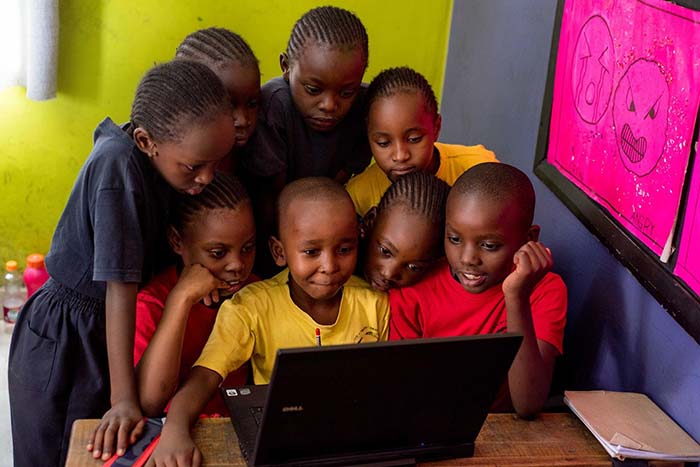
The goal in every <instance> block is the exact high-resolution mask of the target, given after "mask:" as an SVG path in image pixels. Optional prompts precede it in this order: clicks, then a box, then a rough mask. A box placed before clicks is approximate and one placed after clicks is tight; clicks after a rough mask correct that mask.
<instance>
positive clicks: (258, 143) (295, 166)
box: [241, 77, 372, 183]
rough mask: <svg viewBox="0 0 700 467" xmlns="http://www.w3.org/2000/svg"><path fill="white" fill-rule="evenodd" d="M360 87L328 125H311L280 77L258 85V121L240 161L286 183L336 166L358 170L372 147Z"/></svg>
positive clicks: (330, 172)
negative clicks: (282, 175) (329, 127)
mask: <svg viewBox="0 0 700 467" xmlns="http://www.w3.org/2000/svg"><path fill="white" fill-rule="evenodd" d="M365 91H366V88H365V87H364V86H363V87H361V88H360V91H359V95H358V96H357V98H356V99H355V101H354V102H353V105H352V107H351V108H350V111H349V112H348V114H347V115H346V116H345V118H343V120H341V121H340V122H339V123H338V125H337V126H336V127H335V128H333V129H332V130H331V131H325V132H320V131H315V130H312V129H311V128H309V126H308V125H307V124H306V122H304V119H303V118H302V116H301V114H300V113H299V111H298V110H297V108H296V106H295V105H294V101H293V100H292V92H291V90H290V88H289V83H287V82H286V81H285V80H284V79H283V78H281V77H277V78H273V79H271V80H270V81H268V82H267V83H265V85H263V87H262V88H261V89H260V111H259V113H258V117H259V118H258V123H257V126H256V130H255V134H254V136H253V138H252V140H251V143H250V144H249V145H248V146H249V147H248V148H246V154H245V156H244V157H243V158H242V161H241V165H242V166H243V168H244V169H245V170H246V171H248V172H249V173H251V174H253V175H254V176H257V177H271V176H275V175H278V174H280V173H282V172H284V173H285V174H286V183H289V182H292V181H294V180H296V179H299V178H302V177H330V178H333V177H335V175H336V174H337V173H338V172H339V171H340V170H346V171H347V172H348V173H350V174H358V173H360V172H362V171H363V170H364V169H365V167H367V165H368V164H369V161H370V159H371V157H372V152H371V149H370V147H369V142H368V139H367V127H366V124H365V118H364V99H365Z"/></svg>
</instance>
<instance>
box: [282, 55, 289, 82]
mask: <svg viewBox="0 0 700 467" xmlns="http://www.w3.org/2000/svg"><path fill="white" fill-rule="evenodd" d="M280 68H281V69H282V77H283V78H284V80H285V81H286V82H289V56H287V52H282V53H281V54H280Z"/></svg>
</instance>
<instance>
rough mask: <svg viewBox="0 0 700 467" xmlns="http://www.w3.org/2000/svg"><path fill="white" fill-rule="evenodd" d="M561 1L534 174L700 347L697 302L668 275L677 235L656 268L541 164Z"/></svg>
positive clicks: (695, 4)
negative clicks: (669, 252) (665, 259)
mask: <svg viewBox="0 0 700 467" xmlns="http://www.w3.org/2000/svg"><path fill="white" fill-rule="evenodd" d="M674 3H676V4H678V5H681V6H684V7H686V8H691V9H694V10H700V0H684V1H677V2H674ZM563 12H564V0H558V1H557V11H556V16H555V22H554V31H553V34H552V45H551V50H550V58H549V67H548V73H547V85H546V88H545V93H544V99H543V103H542V114H541V118H540V127H539V134H538V138H537V149H536V154H535V161H534V172H535V174H536V175H537V177H538V178H540V179H541V180H542V181H543V182H544V184H545V185H546V186H547V187H548V188H549V189H550V190H551V191H552V192H553V193H555V194H556V195H557V196H558V197H559V199H561V200H562V201H563V202H564V204H565V205H566V206H567V207H568V208H569V209H570V210H571V212H572V213H573V214H574V215H575V216H576V217H577V218H578V219H579V220H580V221H581V222H582V223H583V224H584V225H585V226H586V227H587V228H588V229H589V230H590V231H591V232H592V233H593V234H595V235H596V236H597V237H598V238H599V239H600V240H601V242H602V243H603V244H604V245H605V246H606V247H607V248H608V249H609V250H610V252H611V253H612V254H613V255H614V256H615V257H616V258H617V259H618V260H619V261H620V262H621V263H622V264H623V265H624V266H625V267H626V268H627V269H629V270H630V271H631V272H632V274H634V276H635V277H636V278H637V279H638V280H639V282H640V283H641V284H642V285H644V287H645V288H646V289H647V290H648V291H649V292H650V293H651V294H652V295H653V296H654V297H655V298H656V299H657V300H658V301H659V303H661V305H662V306H663V307H664V308H665V309H666V310H667V311H668V313H669V314H670V315H671V316H672V317H673V318H674V319H675V320H676V321H677V322H678V323H679V324H680V325H681V326H682V327H683V329H685V331H686V332H687V333H688V334H689V335H690V336H691V337H693V339H695V341H696V342H698V343H700V298H699V297H698V296H697V295H696V294H695V293H694V292H693V291H692V290H691V289H690V288H689V287H688V286H687V285H686V284H685V283H683V282H682V281H681V280H680V279H679V278H678V277H676V276H675V275H674V274H673V269H674V266H675V263H676V259H677V251H678V245H679V243H680V242H679V238H678V237H679V236H676V239H675V240H674V245H673V246H674V248H675V251H676V253H675V254H673V255H671V258H670V260H669V262H668V263H662V262H661V261H660V260H659V258H658V257H657V256H656V255H655V254H654V253H653V252H652V251H651V250H650V249H649V248H648V247H647V246H646V245H644V244H643V243H641V242H640V241H639V240H637V238H636V237H635V236H634V235H632V234H631V233H630V232H629V231H627V230H626V229H625V228H624V227H623V226H622V225H621V224H620V223H619V222H617V221H616V220H615V219H614V218H613V217H611V216H610V214H609V213H608V212H607V211H606V210H605V209H604V208H603V207H602V206H600V205H599V204H598V203H597V202H595V201H593V200H592V199H591V198H589V197H588V195H587V194H586V193H584V192H583V191H582V190H581V189H580V188H578V187H577V186H576V185H574V184H573V183H572V182H571V181H570V180H569V179H568V178H566V177H565V176H564V175H562V174H561V173H560V172H559V170H558V169H557V168H556V167H554V166H553V165H552V164H550V163H549V162H547V150H548V145H549V129H550V128H549V125H550V119H551V113H552V98H553V91H554V73H555V68H556V61H557V50H558V46H559V35H560V31H561V23H562V16H563ZM698 121H700V118H699V119H696V125H695V129H694V134H693V141H695V142H696V143H695V144H693V145H692V146H693V147H692V149H691V154H690V161H689V167H688V171H687V172H686V180H685V183H684V188H683V193H682V195H681V207H682V208H681V213H680V217H679V219H678V222H679V223H678V225H679V226H682V225H683V218H684V209H683V207H684V206H685V205H686V204H687V199H688V190H689V184H690V183H689V182H690V176H691V175H692V173H693V170H694V169H695V164H698V163H700V161H698V158H697V154H696V152H697V151H696V150H697V141H698V127H699V123H698Z"/></svg>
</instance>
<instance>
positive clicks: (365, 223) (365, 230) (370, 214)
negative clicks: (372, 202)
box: [360, 206, 377, 239]
mask: <svg viewBox="0 0 700 467" xmlns="http://www.w3.org/2000/svg"><path fill="white" fill-rule="evenodd" d="M376 221H377V206H372V207H371V208H370V209H369V211H367V214H365V217H363V218H362V222H360V238H362V239H365V238H367V237H369V234H370V232H372V229H373V228H374V223H375V222H376Z"/></svg>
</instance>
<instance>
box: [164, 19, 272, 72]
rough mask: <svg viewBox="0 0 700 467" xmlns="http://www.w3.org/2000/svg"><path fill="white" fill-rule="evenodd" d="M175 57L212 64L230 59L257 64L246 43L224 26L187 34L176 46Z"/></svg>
mask: <svg viewBox="0 0 700 467" xmlns="http://www.w3.org/2000/svg"><path fill="white" fill-rule="evenodd" d="M175 58H179V59H181V58H184V59H187V60H195V61H198V62H203V63H205V64H213V65H222V64H224V63H226V62H232V61H237V62H239V63H241V64H243V65H255V66H257V65H258V59H257V58H256V57H255V54H254V53H253V50H252V49H251V48H250V46H249V45H248V43H247V42H246V41H245V40H243V38H242V37H241V36H239V35H238V34H236V33H235V32H233V31H230V30H228V29H224V28H206V29H200V30H199V31H195V32H193V33H191V34H189V35H188V36H187V37H185V39H184V40H183V41H182V42H181V43H180V45H179V46H178V47H177V50H176V51H175Z"/></svg>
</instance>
